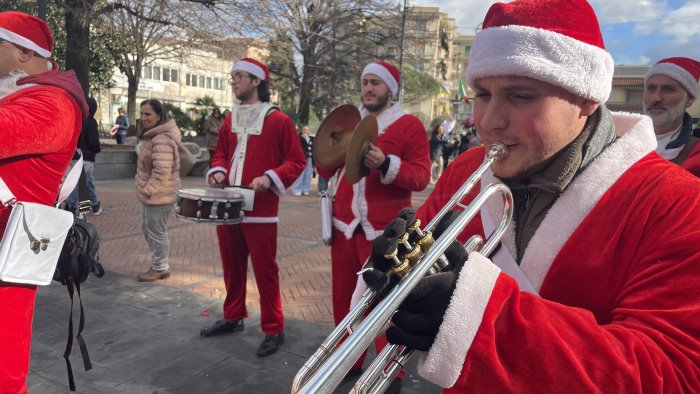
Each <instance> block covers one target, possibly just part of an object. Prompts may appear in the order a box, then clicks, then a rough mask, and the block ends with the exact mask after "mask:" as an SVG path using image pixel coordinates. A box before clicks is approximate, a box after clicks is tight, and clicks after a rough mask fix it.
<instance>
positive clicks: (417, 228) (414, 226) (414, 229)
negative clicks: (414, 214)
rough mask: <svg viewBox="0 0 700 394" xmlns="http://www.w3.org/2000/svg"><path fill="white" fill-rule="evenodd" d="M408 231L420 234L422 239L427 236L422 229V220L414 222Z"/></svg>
mask: <svg viewBox="0 0 700 394" xmlns="http://www.w3.org/2000/svg"><path fill="white" fill-rule="evenodd" d="M406 230H407V231H408V232H415V233H416V234H418V236H419V237H421V238H422V237H424V236H425V234H424V233H423V231H422V230H421V229H420V219H416V220H414V221H413V224H411V225H410V226H408V228H407V229H406Z"/></svg>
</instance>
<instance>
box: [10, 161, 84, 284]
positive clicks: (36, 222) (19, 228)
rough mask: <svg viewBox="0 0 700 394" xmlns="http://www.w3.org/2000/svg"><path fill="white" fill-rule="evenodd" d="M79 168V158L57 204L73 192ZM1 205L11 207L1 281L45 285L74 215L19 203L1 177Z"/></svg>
mask: <svg viewBox="0 0 700 394" xmlns="http://www.w3.org/2000/svg"><path fill="white" fill-rule="evenodd" d="M82 169H83V157H82V155H81V156H80V159H79V160H78V162H77V163H76V165H75V166H73V169H71V171H70V173H69V174H68V176H67V177H66V179H65V181H64V182H63V186H62V187H61V192H60V194H59V200H58V204H60V203H61V202H63V200H65V199H66V197H68V195H70V193H71V191H73V189H74V188H75V185H76V184H77V183H78V179H79V178H80V172H81V171H82ZM0 202H1V203H2V205H4V206H10V207H12V211H11V212H10V218H9V219H8V221H7V227H6V228H5V233H4V234H3V236H2V241H0V280H2V281H4V282H12V283H26V284H33V285H42V286H45V285H48V284H49V283H51V279H52V278H53V274H54V272H55V271H56V264H57V263H58V258H59V256H60V255H61V250H62V249H63V244H64V242H65V241H66V236H67V235H68V231H69V230H70V228H71V226H72V225H73V221H74V217H73V213H72V212H68V211H64V210H62V209H58V208H54V207H52V206H47V205H43V204H37V203H31V202H19V201H17V199H16V198H15V196H14V194H13V193H12V191H11V190H10V188H8V187H7V185H6V184H5V182H4V181H3V180H2V178H0Z"/></svg>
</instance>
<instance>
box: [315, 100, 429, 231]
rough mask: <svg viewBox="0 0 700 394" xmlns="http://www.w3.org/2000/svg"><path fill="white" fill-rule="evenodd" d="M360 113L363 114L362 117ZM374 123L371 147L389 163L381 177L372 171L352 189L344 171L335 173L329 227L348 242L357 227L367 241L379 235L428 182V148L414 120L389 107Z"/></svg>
mask: <svg viewBox="0 0 700 394" xmlns="http://www.w3.org/2000/svg"><path fill="white" fill-rule="evenodd" d="M366 115H367V112H366V111H363V117H364V116H366ZM377 123H378V125H379V138H378V139H377V146H378V147H379V148H380V149H381V150H382V152H384V154H385V155H386V156H387V157H388V158H389V160H390V165H389V170H388V171H387V173H386V175H385V176H384V175H382V174H381V171H380V170H379V169H373V170H371V171H370V173H369V175H368V176H366V177H364V178H362V180H360V181H359V182H358V183H356V184H354V185H351V184H350V183H349V182H348V181H347V179H346V178H345V176H344V174H345V171H344V170H345V168H344V167H342V168H341V169H340V170H341V171H340V174H339V175H338V179H339V181H338V186H337V189H336V193H335V199H334V203H333V226H334V227H335V228H337V229H338V230H340V231H342V232H343V233H344V234H345V236H346V237H347V238H348V239H349V238H350V237H352V234H353V232H354V231H355V228H356V227H357V226H358V225H361V226H362V229H363V231H364V232H365V235H366V236H367V239H370V240H371V239H374V238H376V237H377V236H379V235H381V233H382V230H383V229H384V227H385V226H386V225H387V223H389V222H390V221H391V220H393V219H394V218H395V217H396V214H397V213H398V211H400V210H401V209H402V208H406V207H410V206H411V193H412V192H414V191H420V190H423V189H425V187H426V186H427V185H428V181H429V180H430V147H429V145H428V137H427V134H426V132H425V128H424V127H423V124H422V123H421V122H420V120H418V118H416V117H415V116H412V115H407V114H405V113H404V112H403V110H402V109H401V107H400V106H399V105H398V104H394V105H393V106H392V107H391V108H390V109H388V110H386V111H384V112H382V113H381V114H380V115H379V116H378V117H377ZM337 171H338V169H331V170H324V169H322V168H318V173H319V175H320V176H322V177H325V178H330V177H331V176H333V174H335V173H336V172H337Z"/></svg>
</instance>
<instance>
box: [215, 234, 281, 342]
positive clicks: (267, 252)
mask: <svg viewBox="0 0 700 394" xmlns="http://www.w3.org/2000/svg"><path fill="white" fill-rule="evenodd" d="M216 235H217V237H218V238H219V251H220V252H221V264H222V266H223V269H224V284H225V285H226V299H225V300H224V319H227V320H240V319H243V318H244V317H248V310H247V309H246V306H245V296H246V280H247V272H248V256H249V255H250V260H251V262H252V264H253V272H255V282H256V283H257V285H258V291H259V292H260V315H261V316H260V326H261V328H262V331H263V332H264V333H265V334H281V333H282V332H283V331H284V315H283V314H282V299H281V297H280V279H279V267H278V266H277V261H276V260H275V258H276V257H277V223H241V224H236V225H228V226H216Z"/></svg>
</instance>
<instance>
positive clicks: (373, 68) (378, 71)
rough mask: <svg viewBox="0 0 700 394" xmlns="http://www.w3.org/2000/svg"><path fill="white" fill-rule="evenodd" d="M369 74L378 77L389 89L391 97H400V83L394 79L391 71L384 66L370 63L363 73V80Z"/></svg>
mask: <svg viewBox="0 0 700 394" xmlns="http://www.w3.org/2000/svg"><path fill="white" fill-rule="evenodd" d="M367 74H374V75H376V76H378V77H379V78H380V79H381V80H382V81H384V83H385V84H386V86H387V87H388V88H389V91H390V92H391V95H392V96H393V97H398V95H397V93H398V91H399V82H398V81H397V80H395V79H394V77H393V76H392V75H391V73H390V72H389V70H387V69H386V68H385V67H384V66H382V65H381V64H377V63H370V64H368V65H367V66H365V69H364V70H363V71H362V77H361V78H364V77H365V75H367Z"/></svg>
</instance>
